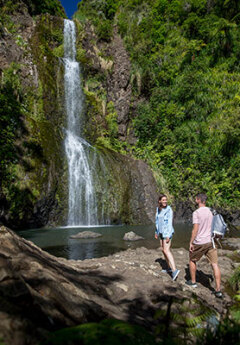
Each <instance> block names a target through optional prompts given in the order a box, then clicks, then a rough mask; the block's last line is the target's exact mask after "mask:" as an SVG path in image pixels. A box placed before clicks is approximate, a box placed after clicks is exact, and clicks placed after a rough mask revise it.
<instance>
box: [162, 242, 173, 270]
mask: <svg viewBox="0 0 240 345" xmlns="http://www.w3.org/2000/svg"><path fill="white" fill-rule="evenodd" d="M163 245H164V244H163V240H161V239H160V247H161V248H160V249H161V251H162V253H163V255H164V258H165V260H166V263H167V266H168V268H171V267H170V265H169V261H168V257H167V256H166V254H165V252H164V249H163Z"/></svg>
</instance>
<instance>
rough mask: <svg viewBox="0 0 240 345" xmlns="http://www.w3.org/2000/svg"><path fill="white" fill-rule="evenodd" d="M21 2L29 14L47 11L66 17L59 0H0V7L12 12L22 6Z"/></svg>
mask: <svg viewBox="0 0 240 345" xmlns="http://www.w3.org/2000/svg"><path fill="white" fill-rule="evenodd" d="M22 3H24V4H25V5H26V6H27V8H28V10H29V13H30V14H31V15H37V14H42V13H49V14H51V15H53V16H59V17H64V18H65V17H66V14H65V11H64V8H63V7H62V5H61V2H60V1H59V0H22V2H21V1H13V0H7V1H5V0H0V7H3V11H6V10H7V11H8V12H9V13H13V12H14V11H16V10H17V9H20V8H21V7H22Z"/></svg>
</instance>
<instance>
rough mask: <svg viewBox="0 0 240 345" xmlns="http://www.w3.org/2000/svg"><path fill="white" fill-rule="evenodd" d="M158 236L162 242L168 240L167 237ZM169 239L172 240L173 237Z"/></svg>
mask: <svg viewBox="0 0 240 345" xmlns="http://www.w3.org/2000/svg"><path fill="white" fill-rule="evenodd" d="M158 236H159V238H160V240H166V238H167V237H163V235H162V234H159V235H158ZM169 239H170V240H171V239H172V236H171V237H169Z"/></svg>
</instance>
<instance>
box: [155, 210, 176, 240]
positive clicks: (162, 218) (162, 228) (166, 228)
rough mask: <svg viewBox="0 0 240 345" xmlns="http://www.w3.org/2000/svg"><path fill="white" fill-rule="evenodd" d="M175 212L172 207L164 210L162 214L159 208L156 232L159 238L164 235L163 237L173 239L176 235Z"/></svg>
mask: <svg viewBox="0 0 240 345" xmlns="http://www.w3.org/2000/svg"><path fill="white" fill-rule="evenodd" d="M172 222H173V211H172V208H171V206H167V207H166V208H162V210H161V212H159V209H158V207H157V211H156V231H155V233H156V234H157V235H158V236H159V234H162V236H163V237H171V236H172V235H173V233H174V229H173V225H172Z"/></svg>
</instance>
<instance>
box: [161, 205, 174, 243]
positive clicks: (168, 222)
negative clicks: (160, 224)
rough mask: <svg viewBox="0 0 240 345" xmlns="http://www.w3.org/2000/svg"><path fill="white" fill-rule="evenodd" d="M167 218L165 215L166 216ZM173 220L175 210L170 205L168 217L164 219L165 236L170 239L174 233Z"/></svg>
mask: <svg viewBox="0 0 240 345" xmlns="http://www.w3.org/2000/svg"><path fill="white" fill-rule="evenodd" d="M164 218H165V217H164ZM172 222H173V211H172V208H171V207H170V208H169V210H168V212H167V214H166V219H164V229H163V237H166V238H168V239H169V237H171V235H172Z"/></svg>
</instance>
